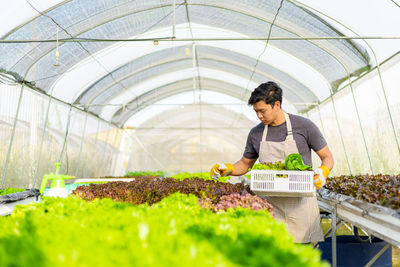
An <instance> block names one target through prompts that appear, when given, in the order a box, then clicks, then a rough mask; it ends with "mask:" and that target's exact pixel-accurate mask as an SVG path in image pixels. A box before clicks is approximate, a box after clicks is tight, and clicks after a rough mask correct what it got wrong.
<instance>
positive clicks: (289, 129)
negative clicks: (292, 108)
mask: <svg viewBox="0 0 400 267" xmlns="http://www.w3.org/2000/svg"><path fill="white" fill-rule="evenodd" d="M285 120H286V128H287V136H286V140H293V131H292V123H291V122H290V119H289V115H288V114H287V113H285Z"/></svg>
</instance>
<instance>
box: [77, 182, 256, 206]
mask: <svg viewBox="0 0 400 267" xmlns="http://www.w3.org/2000/svg"><path fill="white" fill-rule="evenodd" d="M175 192H181V193H183V194H193V195H195V196H197V197H200V198H203V197H208V198H209V199H210V200H211V201H212V202H213V203H217V202H218V201H219V198H220V197H221V196H223V195H230V194H233V193H237V194H246V193H248V192H250V188H249V186H245V185H243V184H229V183H222V182H217V181H206V180H203V179H201V178H192V179H183V180H182V181H180V180H177V179H173V178H165V179H143V178H137V179H135V180H133V181H131V182H109V183H106V184H90V185H88V186H79V187H77V188H76V189H75V190H74V191H73V194H74V195H76V196H79V197H80V198H82V199H85V200H93V199H95V198H112V199H114V200H116V201H124V202H129V203H131V204H136V205H138V204H143V203H148V204H150V205H151V204H153V203H156V202H159V201H160V200H161V199H163V198H165V197H167V196H169V195H170V194H173V193H175Z"/></svg>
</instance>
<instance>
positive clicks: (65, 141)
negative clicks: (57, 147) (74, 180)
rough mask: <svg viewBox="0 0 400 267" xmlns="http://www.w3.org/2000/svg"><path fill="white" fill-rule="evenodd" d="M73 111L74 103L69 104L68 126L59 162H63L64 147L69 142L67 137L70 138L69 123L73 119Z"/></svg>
mask: <svg viewBox="0 0 400 267" xmlns="http://www.w3.org/2000/svg"><path fill="white" fill-rule="evenodd" d="M71 111H72V105H71V106H69V111H68V121H67V126H66V127H65V135H64V142H63V146H62V149H61V153H60V157H59V160H58V162H61V163H62V159H63V154H64V149H65V146H66V144H67V138H68V132H69V124H70V121H71ZM67 153H68V152H67ZM67 157H68V155H67Z"/></svg>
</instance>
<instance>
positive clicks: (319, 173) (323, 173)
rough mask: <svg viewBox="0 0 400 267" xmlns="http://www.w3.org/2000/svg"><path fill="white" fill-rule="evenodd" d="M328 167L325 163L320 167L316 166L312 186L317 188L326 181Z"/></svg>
mask: <svg viewBox="0 0 400 267" xmlns="http://www.w3.org/2000/svg"><path fill="white" fill-rule="evenodd" d="M329 172H330V171H329V168H328V167H326V166H325V165H322V166H321V167H318V168H317V169H316V170H315V171H314V173H315V175H314V186H315V188H316V189H317V190H318V189H320V188H321V187H323V186H324V185H325V183H326V178H327V177H328V175H329Z"/></svg>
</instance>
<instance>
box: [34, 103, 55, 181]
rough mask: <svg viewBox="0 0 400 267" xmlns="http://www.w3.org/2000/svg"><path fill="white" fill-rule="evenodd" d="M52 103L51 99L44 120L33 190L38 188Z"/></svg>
mask: <svg viewBox="0 0 400 267" xmlns="http://www.w3.org/2000/svg"><path fill="white" fill-rule="evenodd" d="M51 101H52V98H51V97H49V103H48V104H47V110H46V118H45V119H44V125H43V131H42V137H41V139H40V147H39V151H38V155H37V163H36V169H35V174H34V176H33V186H32V188H35V186H36V180H37V175H38V172H39V164H40V158H41V157H42V149H43V143H44V138H45V135H46V129H47V122H48V121H49V113H50V112H49V111H50V106H51Z"/></svg>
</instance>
